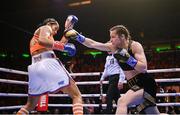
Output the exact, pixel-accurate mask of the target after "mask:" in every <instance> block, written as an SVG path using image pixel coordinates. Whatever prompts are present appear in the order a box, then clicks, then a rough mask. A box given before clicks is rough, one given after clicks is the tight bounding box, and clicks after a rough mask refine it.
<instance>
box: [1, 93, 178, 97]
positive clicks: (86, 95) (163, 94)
mask: <svg viewBox="0 0 180 115" xmlns="http://www.w3.org/2000/svg"><path fill="white" fill-rule="evenodd" d="M123 95H124V94H121V96H123ZM0 96H1V97H27V96H28V94H17V93H0ZM103 96H106V94H103ZM156 96H157V97H167V96H180V93H157V94H156ZM49 97H69V95H68V94H49ZM82 97H100V94H82Z"/></svg>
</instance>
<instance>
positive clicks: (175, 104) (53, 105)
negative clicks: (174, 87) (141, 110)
mask: <svg viewBox="0 0 180 115" xmlns="http://www.w3.org/2000/svg"><path fill="white" fill-rule="evenodd" d="M156 105H157V106H161V107H166V106H180V103H157V104H156ZM22 106H23V105H17V106H7V107H0V110H8V109H19V108H21V107H22ZM83 106H84V107H99V104H83ZM48 107H72V104H48ZM102 107H106V104H102ZM113 107H116V104H113Z"/></svg>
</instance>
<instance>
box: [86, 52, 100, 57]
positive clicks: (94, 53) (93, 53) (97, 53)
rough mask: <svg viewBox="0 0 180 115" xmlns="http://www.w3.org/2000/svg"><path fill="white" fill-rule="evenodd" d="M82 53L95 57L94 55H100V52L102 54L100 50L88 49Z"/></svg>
mask: <svg viewBox="0 0 180 115" xmlns="http://www.w3.org/2000/svg"><path fill="white" fill-rule="evenodd" d="M84 54H86V55H92V56H93V57H94V58H95V57H96V55H100V54H102V52H101V51H89V52H85V53H84Z"/></svg>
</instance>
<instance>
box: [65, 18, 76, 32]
mask: <svg viewBox="0 0 180 115" xmlns="http://www.w3.org/2000/svg"><path fill="white" fill-rule="evenodd" d="M77 22H78V18H77V17H76V16H75V15H69V16H68V17H67V18H66V22H65V25H64V26H65V30H67V29H72V28H73V27H74V24H75V23H77Z"/></svg>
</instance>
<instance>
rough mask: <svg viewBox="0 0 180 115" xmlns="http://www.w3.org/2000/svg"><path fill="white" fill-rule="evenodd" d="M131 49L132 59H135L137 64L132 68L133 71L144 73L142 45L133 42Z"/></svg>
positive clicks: (145, 63)
mask: <svg viewBox="0 0 180 115" xmlns="http://www.w3.org/2000/svg"><path fill="white" fill-rule="evenodd" d="M132 48H133V53H134V57H135V58H136V59H137V64H136V66H135V67H134V68H135V70H137V71H140V72H146V71H147V60H146V56H145V54H144V49H143V47H142V45H141V44H140V43H138V42H135V43H134V44H132Z"/></svg>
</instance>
